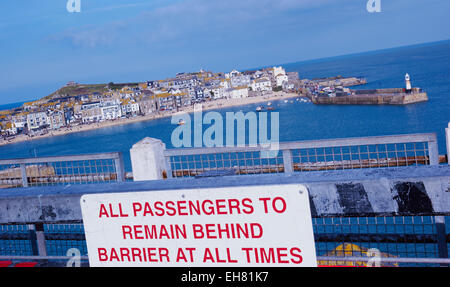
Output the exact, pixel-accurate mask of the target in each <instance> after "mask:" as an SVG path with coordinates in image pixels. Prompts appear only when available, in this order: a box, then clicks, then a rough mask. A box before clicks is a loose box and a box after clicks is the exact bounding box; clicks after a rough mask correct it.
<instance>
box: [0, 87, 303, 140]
mask: <svg viewBox="0 0 450 287" xmlns="http://www.w3.org/2000/svg"><path fill="white" fill-rule="evenodd" d="M300 96H301V95H299V94H297V93H287V92H276V93H274V94H273V95H271V96H256V97H248V98H242V99H219V100H214V101H211V102H205V103H202V108H203V110H204V111H205V110H216V109H223V108H229V107H235V106H245V105H250V104H256V103H263V102H269V101H276V100H283V99H289V98H295V97H300ZM193 112H194V108H193V107H186V108H183V109H182V110H180V111H178V112H166V113H164V112H163V113H160V114H156V115H153V114H152V115H147V116H137V117H134V118H129V119H117V120H112V121H104V122H100V123H91V124H86V125H78V126H72V127H64V128H61V129H58V130H51V131H49V132H48V133H47V134H45V135H39V136H34V137H29V136H28V135H23V134H21V135H18V136H16V137H15V138H14V139H11V140H2V141H0V146H6V145H11V144H15V143H20V142H26V141H34V140H38V139H43V138H48V137H56V136H64V135H68V134H73V133H79V132H85V131H90V130H96V129H102V128H107V127H113V126H119V125H127V124H132V123H137V122H143V121H151V120H156V119H161V118H166V117H171V116H172V115H174V114H176V113H193Z"/></svg>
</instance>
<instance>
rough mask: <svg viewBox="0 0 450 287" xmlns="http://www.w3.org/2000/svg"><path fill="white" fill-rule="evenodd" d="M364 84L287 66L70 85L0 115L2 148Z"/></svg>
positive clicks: (350, 79)
mask: <svg viewBox="0 0 450 287" xmlns="http://www.w3.org/2000/svg"><path fill="white" fill-rule="evenodd" d="M364 83H365V81H363V80H362V79H358V78H342V77H335V78H328V79H316V80H311V81H310V80H300V78H299V75H298V72H286V70H285V69H284V68H283V67H272V68H264V69H260V70H254V71H244V72H239V71H237V70H233V71H231V72H229V73H214V72H210V71H204V70H200V71H199V72H194V73H178V74H177V75H176V76H175V77H174V78H169V79H165V80H155V81H147V82H142V83H125V84H115V83H112V82H111V83H109V84H96V85H85V84H79V83H76V82H68V83H67V84H66V86H65V87H63V88H61V89H59V90H58V91H56V92H55V93H53V94H51V95H49V96H46V97H44V98H42V99H39V100H36V101H32V102H27V103H24V104H23V105H22V106H21V107H17V108H14V109H10V110H4V111H0V127H1V139H0V144H7V143H12V142H16V141H23V140H28V139H31V138H39V137H43V136H52V135H61V134H65V133H69V132H76V131H82V130H87V129H92V128H99V127H104V126H109V125H114V124H123V123H127V122H133V121H139V120H148V119H154V118H159V117H164V116H170V115H172V114H174V113H176V112H191V111H193V106H194V105H195V104H200V103H201V104H202V105H203V106H204V107H206V108H210V109H212V108H223V107H227V106H233V105H243V104H249V103H258V102H263V101H269V100H276V99H284V98H288V97H298V96H307V95H311V94H314V93H316V94H317V93H318V91H319V90H320V93H324V91H326V92H327V95H328V94H329V93H331V92H332V91H334V88H331V89H330V88H329V86H331V87H335V86H337V87H341V88H342V87H345V86H352V85H359V84H364ZM324 87H325V90H323V89H324ZM326 88H327V89H328V90H327V89H326ZM344 89H345V88H344Z"/></svg>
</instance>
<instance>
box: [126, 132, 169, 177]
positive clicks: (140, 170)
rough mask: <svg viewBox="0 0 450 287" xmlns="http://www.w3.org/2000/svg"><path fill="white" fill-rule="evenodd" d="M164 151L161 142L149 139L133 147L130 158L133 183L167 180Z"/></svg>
mask: <svg viewBox="0 0 450 287" xmlns="http://www.w3.org/2000/svg"><path fill="white" fill-rule="evenodd" d="M165 149H166V145H165V144H164V143H163V142H162V141H161V140H158V139H154V138H149V137H147V138H144V139H143V140H141V141H139V142H138V143H136V144H135V145H133V147H132V148H131V150H130V157H131V165H132V168H133V177H134V180H135V181H144V180H157V179H164V178H167V174H168V171H167V170H166V159H165V157H164V151H165Z"/></svg>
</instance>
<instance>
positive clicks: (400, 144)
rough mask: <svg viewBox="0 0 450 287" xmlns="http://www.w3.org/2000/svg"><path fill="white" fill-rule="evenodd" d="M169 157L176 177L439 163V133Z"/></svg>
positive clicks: (171, 153) (168, 153) (193, 151)
mask: <svg viewBox="0 0 450 287" xmlns="http://www.w3.org/2000/svg"><path fill="white" fill-rule="evenodd" d="M268 152H270V154H271V155H272V156H271V157H268V156H267V155H269V154H268ZM164 155H165V157H166V161H167V167H166V170H169V171H171V172H169V177H170V175H171V176H172V177H174V178H178V177H195V176H202V175H203V174H206V175H210V174H213V173H214V174H217V175H222V174H225V175H226V174H237V175H242V174H266V173H292V172H306V171H320V170H345V169H360V168H380V167H399V166H417V165H437V164H439V153H438V148H437V139H436V135H435V134H410V135H395V136H377V137H363V138H347V139H331V140H313V141H301V142H282V143H279V152H273V151H270V150H269V149H267V148H265V147H263V146H256V147H245V148H243V147H219V148H190V149H169V150H165V153H164ZM264 155H266V156H264Z"/></svg>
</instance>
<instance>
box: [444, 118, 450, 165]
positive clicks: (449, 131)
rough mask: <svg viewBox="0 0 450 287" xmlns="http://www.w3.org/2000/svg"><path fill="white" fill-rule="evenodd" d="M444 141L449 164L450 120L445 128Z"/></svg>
mask: <svg viewBox="0 0 450 287" xmlns="http://www.w3.org/2000/svg"><path fill="white" fill-rule="evenodd" d="M445 141H446V143H447V163H448V164H450V122H449V123H448V127H447V128H445Z"/></svg>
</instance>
